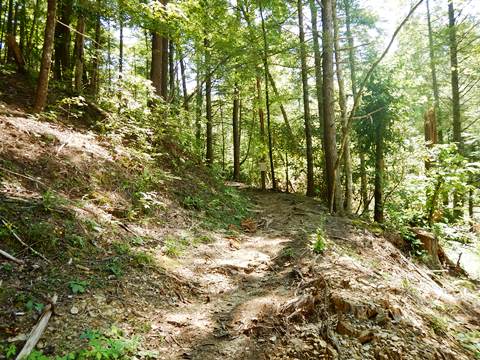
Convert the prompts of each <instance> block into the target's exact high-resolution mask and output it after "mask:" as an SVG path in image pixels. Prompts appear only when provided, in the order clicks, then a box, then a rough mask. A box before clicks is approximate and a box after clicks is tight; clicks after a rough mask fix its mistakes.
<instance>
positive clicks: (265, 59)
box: [260, 2, 277, 190]
mask: <svg viewBox="0 0 480 360" xmlns="http://www.w3.org/2000/svg"><path fill="white" fill-rule="evenodd" d="M260 18H261V20H262V37H263V72H264V79H265V107H266V109H267V131H268V156H269V159H270V174H271V175H272V190H277V182H276V180H275V166H274V164H273V142H272V128H271V124H270V93H269V91H268V73H269V70H268V43H267V31H266V29H265V19H264V17H263V8H262V3H261V2H260Z"/></svg>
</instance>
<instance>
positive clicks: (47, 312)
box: [15, 295, 57, 360]
mask: <svg viewBox="0 0 480 360" xmlns="http://www.w3.org/2000/svg"><path fill="white" fill-rule="evenodd" d="M56 302H57V295H54V296H53V298H52V301H51V302H50V304H48V305H47V306H45V309H44V310H43V313H42V315H41V316H40V318H39V319H38V322H37V324H36V325H35V326H34V328H33V329H32V331H31V332H30V335H29V336H28V339H27V341H26V343H25V345H24V346H23V348H22V351H20V353H19V354H18V356H17V357H16V358H15V360H22V359H26V358H27V357H28V356H29V355H30V353H31V352H32V350H33V348H34V347H35V345H37V343H38V340H40V338H41V337H42V334H43V332H44V331H45V328H46V327H47V324H48V320H50V317H51V316H52V313H53V306H54V305H55V304H56Z"/></svg>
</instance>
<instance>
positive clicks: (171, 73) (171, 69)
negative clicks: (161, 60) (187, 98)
mask: <svg viewBox="0 0 480 360" xmlns="http://www.w3.org/2000/svg"><path fill="white" fill-rule="evenodd" d="M168 45H169V48H168V80H169V82H168V88H169V89H168V90H169V95H168V99H169V100H170V102H172V103H175V46H174V44H173V41H172V40H170V41H169V43H168Z"/></svg>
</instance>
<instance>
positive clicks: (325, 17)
mask: <svg viewBox="0 0 480 360" xmlns="http://www.w3.org/2000/svg"><path fill="white" fill-rule="evenodd" d="M322 29H323V38H322V40H323V41H322V44H323V56H322V58H323V59H322V60H323V61H322V65H323V66H322V68H323V129H324V132H323V146H324V152H325V169H326V181H327V193H328V205H329V209H330V211H332V212H335V211H341V199H340V198H339V196H338V195H339V193H340V191H339V190H340V186H338V174H337V171H336V168H335V164H336V162H337V145H336V129H335V116H334V106H333V105H334V101H335V98H334V90H333V77H334V76H333V15H332V0H322Z"/></svg>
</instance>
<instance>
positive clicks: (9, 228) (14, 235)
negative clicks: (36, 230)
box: [2, 219, 50, 263]
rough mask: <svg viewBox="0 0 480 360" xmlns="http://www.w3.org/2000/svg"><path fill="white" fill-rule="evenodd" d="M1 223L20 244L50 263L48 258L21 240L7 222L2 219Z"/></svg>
mask: <svg viewBox="0 0 480 360" xmlns="http://www.w3.org/2000/svg"><path fill="white" fill-rule="evenodd" d="M2 223H3V225H5V227H6V228H7V229H8V230H9V231H10V232H11V233H12V235H13V237H14V238H15V239H17V240H18V242H19V243H20V244H22V245H23V246H25V247H26V248H28V249H30V251H31V252H33V253H34V254H35V255H38V256H40V257H41V258H42V259H43V260H45V261H46V262H47V263H50V260H48V259H47V258H46V257H45V256H44V255H43V254H41V253H39V252H38V251H37V250H35V249H34V248H32V247H31V246H30V245H28V244H27V243H26V242H25V241H23V240H22V239H21V238H20V236H18V235H17V233H16V232H15V231H14V230H13V229H12V227H11V226H9V224H8V222H7V221H5V220H4V219H2Z"/></svg>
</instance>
